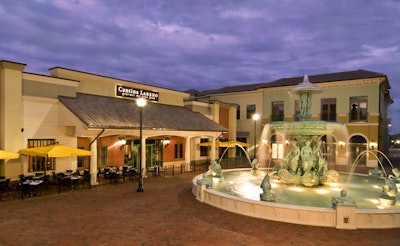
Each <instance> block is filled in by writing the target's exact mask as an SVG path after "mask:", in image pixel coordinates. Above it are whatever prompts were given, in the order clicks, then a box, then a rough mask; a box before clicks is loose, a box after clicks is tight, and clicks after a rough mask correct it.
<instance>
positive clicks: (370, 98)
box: [196, 70, 393, 166]
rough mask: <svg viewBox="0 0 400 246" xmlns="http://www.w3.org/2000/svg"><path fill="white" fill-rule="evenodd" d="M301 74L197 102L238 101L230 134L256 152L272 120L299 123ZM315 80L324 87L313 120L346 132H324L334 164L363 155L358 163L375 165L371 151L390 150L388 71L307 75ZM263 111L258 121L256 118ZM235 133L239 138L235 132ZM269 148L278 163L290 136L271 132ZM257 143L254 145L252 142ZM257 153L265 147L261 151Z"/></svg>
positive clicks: (202, 95) (232, 88) (224, 90)
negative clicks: (296, 91)
mask: <svg viewBox="0 0 400 246" xmlns="http://www.w3.org/2000/svg"><path fill="white" fill-rule="evenodd" d="M302 80H303V77H293V78H283V79H278V80H276V81H272V82H267V83H258V84H249V85H239V86H229V87H223V88H219V89H215V90H209V91H206V92H204V93H199V94H198V95H197V96H196V100H198V101H203V102H212V101H218V102H225V103H232V104H233V103H234V104H237V110H236V112H232V114H234V115H235V117H231V118H235V120H234V121H235V124H236V132H235V133H233V132H230V138H236V139H240V140H241V141H245V142H247V143H249V144H252V147H250V148H249V151H250V152H252V151H253V156H258V155H260V154H262V153H260V152H258V153H254V152H255V151H257V146H261V144H262V143H260V139H261V136H262V133H263V131H265V127H266V126H268V123H270V122H275V121H288V122H291V121H299V118H298V115H299V111H300V109H299V98H298V96H297V95H294V94H292V93H289V91H290V90H291V88H293V87H294V86H296V85H298V84H300V83H301V82H302ZM309 80H310V82H311V83H315V84H316V85H318V86H319V87H321V88H322V92H321V93H318V94H315V95H313V97H312V106H311V114H312V115H311V120H312V121H328V122H341V123H343V124H344V125H345V126H346V129H347V132H345V133H340V134H338V133H336V134H333V135H328V136H323V140H324V143H325V144H326V148H325V151H326V155H327V159H328V161H329V163H330V164H335V165H352V164H353V163H354V161H355V160H356V158H357V157H358V156H359V155H360V154H361V153H363V152H364V153H365V154H363V155H362V156H361V158H360V160H359V161H358V165H361V166H375V165H376V164H377V159H376V158H375V156H374V155H373V154H371V153H368V152H369V151H368V150H379V151H381V152H382V153H385V154H387V153H388V146H389V142H388V141H389V139H388V127H389V125H390V118H389V115H388V107H389V105H390V104H391V103H393V100H392V98H391V95H390V84H389V81H388V79H387V77H386V75H384V74H381V73H376V72H371V71H367V70H356V71H348V72H341V73H331V74H320V75H311V76H309ZM254 114H259V115H260V116H261V117H260V120H257V121H255V120H254V119H253V115H254ZM235 134H236V136H235ZM269 137H270V139H268V143H269V145H270V146H269V148H270V149H277V150H280V153H273V154H272V162H275V163H279V161H280V160H281V159H282V158H283V157H284V155H285V153H286V151H287V148H288V144H287V143H288V142H287V140H288V138H287V136H278V135H276V134H274V133H273V132H272V134H270V136H269ZM253 143H254V144H253ZM258 151H261V149H259V150H258Z"/></svg>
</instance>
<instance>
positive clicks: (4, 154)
mask: <svg viewBox="0 0 400 246" xmlns="http://www.w3.org/2000/svg"><path fill="white" fill-rule="evenodd" d="M17 158H19V154H18V153H14V152H8V151H5V150H0V160H4V159H17Z"/></svg>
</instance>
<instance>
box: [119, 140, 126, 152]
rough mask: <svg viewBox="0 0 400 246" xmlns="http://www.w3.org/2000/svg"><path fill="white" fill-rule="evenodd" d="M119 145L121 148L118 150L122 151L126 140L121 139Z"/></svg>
mask: <svg viewBox="0 0 400 246" xmlns="http://www.w3.org/2000/svg"><path fill="white" fill-rule="evenodd" d="M119 143H120V144H121V146H120V147H119V148H120V150H122V149H123V148H124V147H125V145H126V140H125V139H122V140H120V141H119Z"/></svg>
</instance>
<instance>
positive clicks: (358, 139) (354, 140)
mask: <svg viewBox="0 0 400 246" xmlns="http://www.w3.org/2000/svg"><path fill="white" fill-rule="evenodd" d="M349 145H350V146H349V151H350V163H349V164H350V165H353V164H354V161H355V160H356V159H357V157H358V156H359V155H360V154H361V153H362V152H364V151H366V150H367V147H368V146H367V140H366V139H365V138H364V137H363V136H359V135H356V136H353V137H351V138H350V141H349ZM366 156H367V155H366V153H365V152H364V154H363V155H362V156H360V159H359V161H358V163H357V165H359V166H366V165H367V157H366Z"/></svg>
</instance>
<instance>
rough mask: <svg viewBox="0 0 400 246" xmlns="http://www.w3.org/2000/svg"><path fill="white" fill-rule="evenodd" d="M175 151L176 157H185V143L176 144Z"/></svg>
mask: <svg viewBox="0 0 400 246" xmlns="http://www.w3.org/2000/svg"><path fill="white" fill-rule="evenodd" d="M174 152H175V155H174V157H175V159H182V158H183V144H175V146H174Z"/></svg>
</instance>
